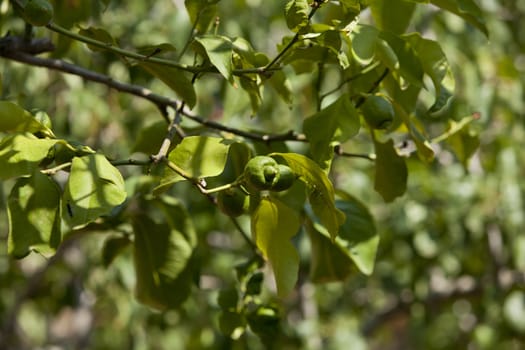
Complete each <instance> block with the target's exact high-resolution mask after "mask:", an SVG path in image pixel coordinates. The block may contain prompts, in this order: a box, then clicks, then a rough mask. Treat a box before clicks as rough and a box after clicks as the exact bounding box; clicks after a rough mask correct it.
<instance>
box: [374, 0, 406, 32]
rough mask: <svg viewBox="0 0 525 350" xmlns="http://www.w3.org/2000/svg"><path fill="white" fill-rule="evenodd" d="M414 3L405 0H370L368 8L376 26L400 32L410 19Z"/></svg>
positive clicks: (403, 30)
mask: <svg viewBox="0 0 525 350" xmlns="http://www.w3.org/2000/svg"><path fill="white" fill-rule="evenodd" d="M415 7H416V4H414V3H413V2H410V1H407V0H388V1H384V0H372V1H371V2H370V9H371V10H372V17H373V18H374V21H375V23H376V24H377V27H378V28H379V29H381V30H384V31H389V32H393V33H396V34H402V33H404V32H405V30H406V29H407V27H408V25H409V24H410V20H411V19H412V15H413V13H414V10H415Z"/></svg>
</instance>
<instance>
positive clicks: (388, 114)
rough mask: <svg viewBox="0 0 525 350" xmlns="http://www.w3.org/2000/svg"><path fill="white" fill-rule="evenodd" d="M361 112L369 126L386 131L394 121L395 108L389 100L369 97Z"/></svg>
mask: <svg viewBox="0 0 525 350" xmlns="http://www.w3.org/2000/svg"><path fill="white" fill-rule="evenodd" d="M361 112H362V113H363V117H364V118H365V120H366V122H367V123H368V125H370V126H371V127H372V128H374V129H386V128H388V127H389V126H390V125H391V124H392V122H393V120H394V115H395V113H394V107H392V104H391V103H390V101H389V100H388V99H386V98H385V97H383V96H380V95H372V96H369V97H367V99H366V100H365V102H364V103H363V105H362V106H361Z"/></svg>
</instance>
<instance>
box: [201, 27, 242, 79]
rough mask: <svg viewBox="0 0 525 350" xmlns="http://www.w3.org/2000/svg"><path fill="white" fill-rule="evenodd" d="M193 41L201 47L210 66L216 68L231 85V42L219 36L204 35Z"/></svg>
mask: <svg viewBox="0 0 525 350" xmlns="http://www.w3.org/2000/svg"><path fill="white" fill-rule="evenodd" d="M195 41H196V42H197V43H199V44H200V45H201V46H202V48H203V49H204V51H205V52H206V55H207V56H208V58H209V60H210V62H211V64H213V65H214V66H215V68H217V70H218V71H219V73H221V75H222V76H223V77H224V78H226V80H228V81H229V82H230V84H233V75H232V70H233V64H232V54H233V47H232V42H231V40H230V39H229V38H227V37H225V36H220V35H205V36H199V37H196V38H195Z"/></svg>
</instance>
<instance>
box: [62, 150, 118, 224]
mask: <svg viewBox="0 0 525 350" xmlns="http://www.w3.org/2000/svg"><path fill="white" fill-rule="evenodd" d="M125 199H126V191H125V189H124V179H123V178H122V175H121V174H120V172H119V171H118V169H117V168H115V167H114V166H113V165H111V163H110V162H109V161H108V160H107V159H106V157H105V156H104V155H102V154H90V155H87V156H83V157H74V158H73V160H72V162H71V173H70V175H69V179H68V181H67V184H66V187H65V190H64V195H63V201H62V206H63V210H62V212H63V216H64V218H65V220H66V222H67V223H68V224H69V225H70V226H71V227H77V226H81V225H85V224H87V223H89V222H92V221H93V220H95V219H96V218H98V217H100V216H101V215H107V214H109V212H110V211H111V210H112V209H113V208H114V207H116V206H117V205H119V204H122V202H124V200H125Z"/></svg>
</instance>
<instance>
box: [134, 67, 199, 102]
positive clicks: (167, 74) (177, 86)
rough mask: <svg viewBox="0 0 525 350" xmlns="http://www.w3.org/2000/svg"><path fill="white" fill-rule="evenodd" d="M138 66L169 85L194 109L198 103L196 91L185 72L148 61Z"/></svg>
mask: <svg viewBox="0 0 525 350" xmlns="http://www.w3.org/2000/svg"><path fill="white" fill-rule="evenodd" d="M138 65H139V66H140V67H142V68H143V69H144V70H146V71H147V72H148V73H150V74H151V75H153V76H154V77H156V78H158V79H160V80H161V81H162V82H163V83H164V84H166V85H168V86H169V88H170V89H172V90H173V91H175V92H176V93H177V95H179V97H180V98H181V99H183V100H184V102H186V104H187V105H188V107H190V108H193V107H194V106H195V103H197V95H196V94H195V89H194V87H193V84H192V83H191V80H190V79H188V78H187V77H186V76H185V73H184V72H183V71H181V70H178V69H176V68H173V67H167V66H164V65H161V64H158V63H152V62H148V61H139V62H138Z"/></svg>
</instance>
